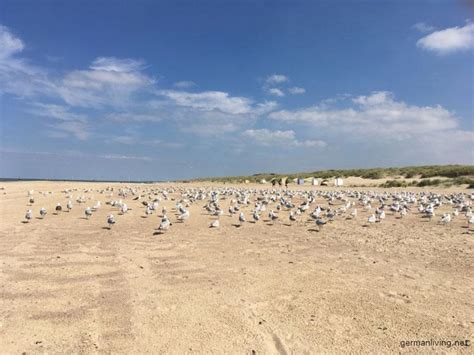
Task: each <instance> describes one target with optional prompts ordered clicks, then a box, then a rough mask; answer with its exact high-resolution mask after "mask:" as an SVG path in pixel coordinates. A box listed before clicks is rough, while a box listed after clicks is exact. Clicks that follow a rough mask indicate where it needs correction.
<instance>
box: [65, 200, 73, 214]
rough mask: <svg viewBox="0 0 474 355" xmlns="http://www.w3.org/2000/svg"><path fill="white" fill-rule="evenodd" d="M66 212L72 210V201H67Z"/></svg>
mask: <svg viewBox="0 0 474 355" xmlns="http://www.w3.org/2000/svg"><path fill="white" fill-rule="evenodd" d="M66 208H67V211H68V212H70V211H71V210H72V201H71V200H69V201H68V202H67V205H66Z"/></svg>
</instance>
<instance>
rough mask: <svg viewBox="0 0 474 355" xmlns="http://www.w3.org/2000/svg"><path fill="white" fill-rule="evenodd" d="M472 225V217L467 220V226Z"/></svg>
mask: <svg viewBox="0 0 474 355" xmlns="http://www.w3.org/2000/svg"><path fill="white" fill-rule="evenodd" d="M470 224H474V215H473V216H471V217H470V218H469V219H468V220H467V225H468V226H469V225H470Z"/></svg>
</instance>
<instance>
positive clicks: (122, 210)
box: [120, 203, 128, 214]
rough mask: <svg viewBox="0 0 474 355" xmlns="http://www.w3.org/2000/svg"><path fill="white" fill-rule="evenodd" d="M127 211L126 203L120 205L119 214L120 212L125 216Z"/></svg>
mask: <svg viewBox="0 0 474 355" xmlns="http://www.w3.org/2000/svg"><path fill="white" fill-rule="evenodd" d="M127 211H128V206H127V204H126V203H124V204H123V205H122V208H120V212H121V213H122V214H125V213H127Z"/></svg>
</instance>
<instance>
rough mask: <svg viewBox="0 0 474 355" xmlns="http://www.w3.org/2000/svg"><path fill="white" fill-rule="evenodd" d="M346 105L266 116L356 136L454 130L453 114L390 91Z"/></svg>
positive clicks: (361, 97)
mask: <svg viewBox="0 0 474 355" xmlns="http://www.w3.org/2000/svg"><path fill="white" fill-rule="evenodd" d="M352 102H353V103H354V104H355V105H353V106H352V107H346V108H331V107H328V105H327V104H324V105H321V106H312V107H307V108H302V109H297V110H292V111H291V110H280V111H275V112H272V113H270V114H269V115H268V117H269V118H270V119H273V120H276V121H281V122H286V123H298V122H299V123H304V124H309V125H311V126H314V127H318V128H324V129H325V130H326V131H333V132H346V133H348V132H353V133H354V134H357V135H358V136H363V137H367V136H372V137H377V136H379V137H384V138H397V137H398V138H400V137H404V138H406V137H408V136H414V135H416V134H422V133H426V132H430V131H431V132H433V131H443V130H450V129H455V128H456V127H457V126H458V121H457V119H456V118H455V116H454V114H453V113H451V112H449V111H448V110H446V109H444V108H443V107H441V106H439V105H438V106H415V105H408V104H406V103H405V102H403V101H395V99H394V98H393V95H392V94H391V93H389V92H384V91H380V92H374V93H372V94H370V95H368V96H359V97H356V98H354V99H353V100H352Z"/></svg>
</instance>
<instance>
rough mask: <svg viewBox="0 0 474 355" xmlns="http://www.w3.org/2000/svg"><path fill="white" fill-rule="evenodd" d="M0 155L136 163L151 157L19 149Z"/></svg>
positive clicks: (7, 150) (3, 149) (5, 149)
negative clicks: (135, 161) (134, 161)
mask: <svg viewBox="0 0 474 355" xmlns="http://www.w3.org/2000/svg"><path fill="white" fill-rule="evenodd" d="M0 153H4V154H20V155H32V156H47V157H58V158H78V159H81V158H83V159H104V160H137V161H152V160H153V159H152V158H151V157H147V156H134V155H119V154H99V155H92V154H85V153H83V152H80V151H74V150H70V151H59V152H45V151H28V150H19V149H8V148H0Z"/></svg>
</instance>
